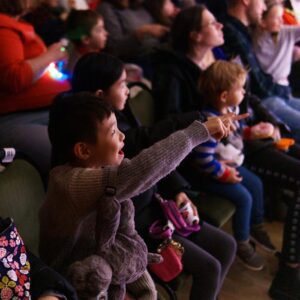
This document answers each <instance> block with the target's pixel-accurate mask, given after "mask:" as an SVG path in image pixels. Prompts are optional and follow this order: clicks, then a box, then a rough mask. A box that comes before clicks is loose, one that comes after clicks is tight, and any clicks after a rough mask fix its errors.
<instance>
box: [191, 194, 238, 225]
mask: <svg viewBox="0 0 300 300" xmlns="http://www.w3.org/2000/svg"><path fill="white" fill-rule="evenodd" d="M188 195H189V197H190V198H191V199H192V200H193V203H194V204H195V205H196V206H197V208H198V213H199V216H200V218H202V219H203V220H205V221H206V222H208V223H210V224H212V225H214V226H216V227H222V226H223V225H224V224H225V223H226V222H227V221H228V220H229V219H230V218H231V217H232V216H233V214H234V213H235V206H234V205H233V204H232V203H231V202H230V201H228V200H227V199H225V198H222V197H220V196H217V195H214V194H207V193H202V192H194V191H191V192H188Z"/></svg>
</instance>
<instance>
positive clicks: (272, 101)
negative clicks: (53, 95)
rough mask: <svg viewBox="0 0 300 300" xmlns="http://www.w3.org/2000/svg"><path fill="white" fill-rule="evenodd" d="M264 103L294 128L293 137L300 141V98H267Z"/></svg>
mask: <svg viewBox="0 0 300 300" xmlns="http://www.w3.org/2000/svg"><path fill="white" fill-rule="evenodd" d="M262 104H263V105H264V106H265V107H266V108H267V109H269V110H270V111H271V112H272V113H273V114H275V115H276V116H277V117H278V118H280V119H281V120H282V121H283V122H284V123H286V124H287V125H288V126H289V127H290V128H291V130H292V132H291V137H293V138H294V139H295V140H296V141H297V142H298V143H299V142H300V99H298V98H290V99H283V98H280V97H276V96H274V97H268V98H265V99H264V100H263V102H262Z"/></svg>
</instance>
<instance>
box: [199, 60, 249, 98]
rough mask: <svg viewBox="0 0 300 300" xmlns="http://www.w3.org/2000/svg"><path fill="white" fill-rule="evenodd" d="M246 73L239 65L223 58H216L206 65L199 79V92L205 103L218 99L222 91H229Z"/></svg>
mask: <svg viewBox="0 0 300 300" xmlns="http://www.w3.org/2000/svg"><path fill="white" fill-rule="evenodd" d="M246 75H247V70H246V69H244V68H243V67H242V66H241V65H239V64H237V63H234V62H228V61H224V60H217V61H216V62H214V63H213V64H212V65H211V66H210V67H208V68H207V69H206V70H205V71H204V72H203V73H202V75H201V77H200V80H199V89H200V93H201V94H202V95H203V99H204V101H205V103H206V104H213V103H215V102H216V101H218V100H219V97H220V95H221V94H222V93H223V92H224V91H229V90H230V89H231V88H232V86H233V85H234V84H235V83H236V82H237V81H238V80H240V79H241V78H244V76H246Z"/></svg>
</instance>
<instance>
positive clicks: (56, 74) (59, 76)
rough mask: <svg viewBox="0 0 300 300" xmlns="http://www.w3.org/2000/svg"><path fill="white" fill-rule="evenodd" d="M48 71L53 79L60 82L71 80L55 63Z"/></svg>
mask: <svg viewBox="0 0 300 300" xmlns="http://www.w3.org/2000/svg"><path fill="white" fill-rule="evenodd" d="M47 71H48V73H49V75H50V77H51V78H53V79H55V80H58V81H64V80H67V79H68V78H69V76H68V74H65V73H63V72H61V71H60V70H59V69H58V66H57V65H56V64H55V63H51V64H50V65H49V66H48V68H47Z"/></svg>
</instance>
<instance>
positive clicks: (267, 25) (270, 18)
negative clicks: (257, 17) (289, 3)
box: [261, 5, 283, 33]
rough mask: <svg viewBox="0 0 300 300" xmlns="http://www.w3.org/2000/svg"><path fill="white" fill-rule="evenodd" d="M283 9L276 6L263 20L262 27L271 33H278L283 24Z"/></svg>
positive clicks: (280, 6)
mask: <svg viewBox="0 0 300 300" xmlns="http://www.w3.org/2000/svg"><path fill="white" fill-rule="evenodd" d="M282 17H283V7H282V5H274V6H273V7H272V8H271V9H270V11H269V12H268V13H267V15H266V16H265V17H264V18H263V20H262V22H261V26H262V28H263V29H265V30H267V31H268V32H270V33H278V32H279V31H280V29H281V27H282V24H283V19H282Z"/></svg>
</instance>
